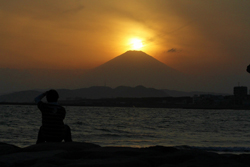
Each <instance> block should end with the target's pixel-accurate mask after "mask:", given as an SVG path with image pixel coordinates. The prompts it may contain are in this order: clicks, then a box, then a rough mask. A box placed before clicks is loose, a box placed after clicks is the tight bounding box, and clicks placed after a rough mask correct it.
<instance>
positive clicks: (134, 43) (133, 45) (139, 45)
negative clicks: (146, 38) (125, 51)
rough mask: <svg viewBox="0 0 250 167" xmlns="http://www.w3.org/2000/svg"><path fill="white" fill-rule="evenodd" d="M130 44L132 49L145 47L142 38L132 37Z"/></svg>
mask: <svg viewBox="0 0 250 167" xmlns="http://www.w3.org/2000/svg"><path fill="white" fill-rule="evenodd" d="M130 46H131V50H141V49H142V48H143V47H144V45H143V43H142V40H140V39H138V38H133V39H131V40H130Z"/></svg>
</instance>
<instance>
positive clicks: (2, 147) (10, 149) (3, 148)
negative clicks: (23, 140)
mask: <svg viewBox="0 0 250 167" xmlns="http://www.w3.org/2000/svg"><path fill="white" fill-rule="evenodd" d="M20 149H21V148H19V147H17V146H14V145H11V144H6V143H2V142H0V155H3V154H10V153H15V152H18V151H20Z"/></svg>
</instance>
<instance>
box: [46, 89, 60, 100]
mask: <svg viewBox="0 0 250 167" xmlns="http://www.w3.org/2000/svg"><path fill="white" fill-rule="evenodd" d="M46 98H47V101H48V102H57V100H58V99H59V95H58V93H57V91H56V90H54V89H51V90H49V91H48V92H47V94H46Z"/></svg>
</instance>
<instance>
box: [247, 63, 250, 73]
mask: <svg viewBox="0 0 250 167" xmlns="http://www.w3.org/2000/svg"><path fill="white" fill-rule="evenodd" d="M247 72H248V73H250V64H249V65H248V66H247Z"/></svg>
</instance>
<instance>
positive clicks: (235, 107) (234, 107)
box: [0, 101, 250, 110]
mask: <svg viewBox="0 0 250 167" xmlns="http://www.w3.org/2000/svg"><path fill="white" fill-rule="evenodd" d="M60 104H61V105H63V106H86V107H136V108H182V109H218V110H219V109H232V110H249V109H250V106H243V105H232V106H228V105H217V106H216V105H195V104H147V103H141V104H133V103H128V104H119V103H116V104H113V103H99V102H97V103H91V104H86V103H79V102H65V101H64V102H60ZM0 105H36V104H35V103H13V102H0Z"/></svg>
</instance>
